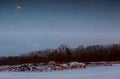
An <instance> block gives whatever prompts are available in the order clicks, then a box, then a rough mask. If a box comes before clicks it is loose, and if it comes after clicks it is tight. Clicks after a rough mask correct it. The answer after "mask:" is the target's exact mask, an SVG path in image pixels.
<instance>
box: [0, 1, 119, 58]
mask: <svg viewBox="0 0 120 79" xmlns="http://www.w3.org/2000/svg"><path fill="white" fill-rule="evenodd" d="M118 42H120V0H0V56H8V55H20V54H22V53H28V52H31V51H34V50H39V49H46V48H57V47H58V46H59V45H60V44H67V45H70V46H71V47H76V46H78V45H95V44H109V43H118Z"/></svg>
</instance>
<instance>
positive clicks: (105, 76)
mask: <svg viewBox="0 0 120 79" xmlns="http://www.w3.org/2000/svg"><path fill="white" fill-rule="evenodd" d="M0 79H120V65H113V66H98V67H90V68H86V69H75V70H64V71H53V72H0Z"/></svg>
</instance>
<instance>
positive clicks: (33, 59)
mask: <svg viewBox="0 0 120 79" xmlns="http://www.w3.org/2000/svg"><path fill="white" fill-rule="evenodd" d="M51 60H53V61H56V62H59V63H67V62H71V61H78V62H98V61H120V44H109V45H93V46H86V47H85V46H78V47H76V48H71V47H69V46H67V45H60V46H59V47H58V48H57V49H46V50H39V51H34V52H30V53H28V54H23V55H20V56H8V57H0V65H16V64H25V63H34V64H36V63H47V62H49V61H51Z"/></svg>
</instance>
